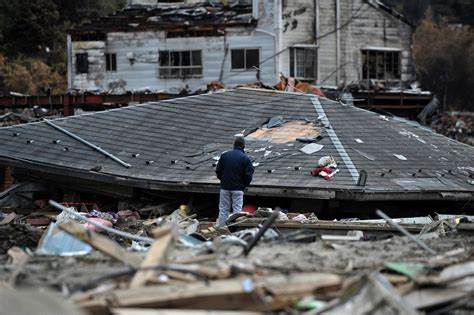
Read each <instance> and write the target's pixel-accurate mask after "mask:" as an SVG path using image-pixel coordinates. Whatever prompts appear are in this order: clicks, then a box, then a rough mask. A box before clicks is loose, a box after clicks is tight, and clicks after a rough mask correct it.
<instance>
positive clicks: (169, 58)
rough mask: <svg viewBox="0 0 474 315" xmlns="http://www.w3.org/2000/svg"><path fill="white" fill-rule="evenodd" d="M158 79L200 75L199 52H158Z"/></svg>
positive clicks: (200, 60) (200, 59)
mask: <svg viewBox="0 0 474 315" xmlns="http://www.w3.org/2000/svg"><path fill="white" fill-rule="evenodd" d="M159 64H160V66H159V68H158V70H159V73H160V77H164V78H178V77H190V76H200V75H202V57H201V51H200V50H191V51H169V50H163V51H160V60H159Z"/></svg>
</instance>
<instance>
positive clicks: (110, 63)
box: [105, 54, 117, 71]
mask: <svg viewBox="0 0 474 315" xmlns="http://www.w3.org/2000/svg"><path fill="white" fill-rule="evenodd" d="M105 70H107V71H117V54H105Z"/></svg>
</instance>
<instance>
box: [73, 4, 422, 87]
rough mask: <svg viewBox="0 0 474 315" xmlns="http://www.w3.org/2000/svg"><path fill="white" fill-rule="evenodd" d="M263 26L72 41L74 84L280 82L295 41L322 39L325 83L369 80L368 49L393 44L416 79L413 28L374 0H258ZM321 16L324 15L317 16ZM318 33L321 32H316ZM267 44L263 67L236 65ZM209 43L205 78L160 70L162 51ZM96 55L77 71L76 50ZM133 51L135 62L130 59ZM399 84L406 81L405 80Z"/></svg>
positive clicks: (404, 75)
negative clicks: (113, 60)
mask: <svg viewBox="0 0 474 315" xmlns="http://www.w3.org/2000/svg"><path fill="white" fill-rule="evenodd" d="M338 2H339V6H340V20H339V25H340V26H341V27H340V31H339V47H340V54H339V67H338V62H337V60H338V59H337V54H336V50H337V49H336V47H337V45H336V44H337V42H338V41H337V32H336V25H337V23H336V22H337V21H336V4H337V3H338ZM255 9H257V11H256V12H254V13H256V14H257V15H258V17H259V22H258V25H257V27H246V28H243V27H242V28H228V29H227V31H226V34H225V36H218V37H193V38H189V37H187V38H166V34H165V33H164V32H162V31H149V32H139V33H138V32H113V33H109V34H108V35H107V39H106V41H87V42H72V44H71V45H70V46H71V56H72V58H70V59H69V63H70V66H69V69H70V75H69V78H70V81H71V83H70V85H69V87H70V88H73V89H82V90H95V89H101V90H114V91H116V92H119V91H124V90H126V91H130V90H137V89H144V88H148V89H150V90H153V91H163V92H170V93H178V92H180V91H182V90H183V89H186V90H188V91H191V92H192V91H196V90H199V89H205V88H206V84H207V83H208V82H209V81H211V80H222V81H223V82H224V83H225V84H226V85H227V86H235V85H237V84H242V83H250V82H254V81H257V80H259V79H260V80H261V81H263V82H264V83H267V84H275V83H276V82H277V78H278V73H279V72H283V74H285V75H288V74H289V72H290V69H289V68H290V65H289V58H290V57H289V49H288V48H289V47H291V46H293V45H311V44H317V45H318V68H317V75H316V77H317V84H319V85H324V86H333V85H338V84H339V83H342V84H348V83H350V82H351V81H358V80H360V79H362V77H361V70H362V64H361V62H362V54H361V49H364V48H367V47H369V46H370V47H386V48H394V49H400V50H401V56H402V58H401V81H404V82H409V81H411V80H412V79H413V78H414V75H413V73H414V69H413V65H412V64H413V63H412V55H411V35H412V29H411V27H410V26H409V25H407V24H405V23H404V22H402V21H400V20H398V19H397V18H395V17H393V16H392V15H390V14H388V13H386V12H383V11H381V10H379V9H377V8H375V7H373V6H371V5H370V4H368V3H367V1H366V0H351V1H343V0H292V1H289V0H284V1H283V2H281V0H258V6H256V7H255V6H254V10H255ZM315 17H317V18H315ZM315 34H316V37H315ZM233 48H259V49H260V52H261V54H260V62H261V65H260V68H261V71H260V73H259V76H257V71H254V70H251V71H243V72H237V71H232V70H231V64H230V57H231V55H230V50H231V49H233ZM196 49H200V50H202V56H203V75H202V76H201V77H194V78H183V79H175V78H173V79H169V78H166V79H165V78H159V77H158V52H159V51H160V50H196ZM81 52H87V53H88V54H89V56H88V59H89V73H87V74H76V73H75V68H76V67H75V58H74V56H75V54H76V53H81ZM107 52H109V53H116V54H117V71H116V72H106V71H105V53H107ZM130 56H133V62H130V59H131V58H130ZM397 84H398V83H397Z"/></svg>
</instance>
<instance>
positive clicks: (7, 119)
mask: <svg viewBox="0 0 474 315" xmlns="http://www.w3.org/2000/svg"><path fill="white" fill-rule="evenodd" d="M46 116H47V117H50V118H55V117H59V116H60V114H59V112H58V111H57V110H55V109H47V108H44V107H39V106H34V107H32V108H23V109H3V110H2V109H0V127H7V126H13V125H18V124H24V123H29V122H35V121H40V120H41V119H42V117H46Z"/></svg>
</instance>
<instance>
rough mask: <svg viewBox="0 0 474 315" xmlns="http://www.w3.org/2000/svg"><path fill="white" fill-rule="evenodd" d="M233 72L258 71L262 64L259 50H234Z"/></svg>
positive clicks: (232, 52) (232, 57) (232, 55)
mask: <svg viewBox="0 0 474 315" xmlns="http://www.w3.org/2000/svg"><path fill="white" fill-rule="evenodd" d="M231 60H232V70H256V69H255V67H257V68H258V66H259V64H260V50H259V49H232V51H231Z"/></svg>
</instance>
